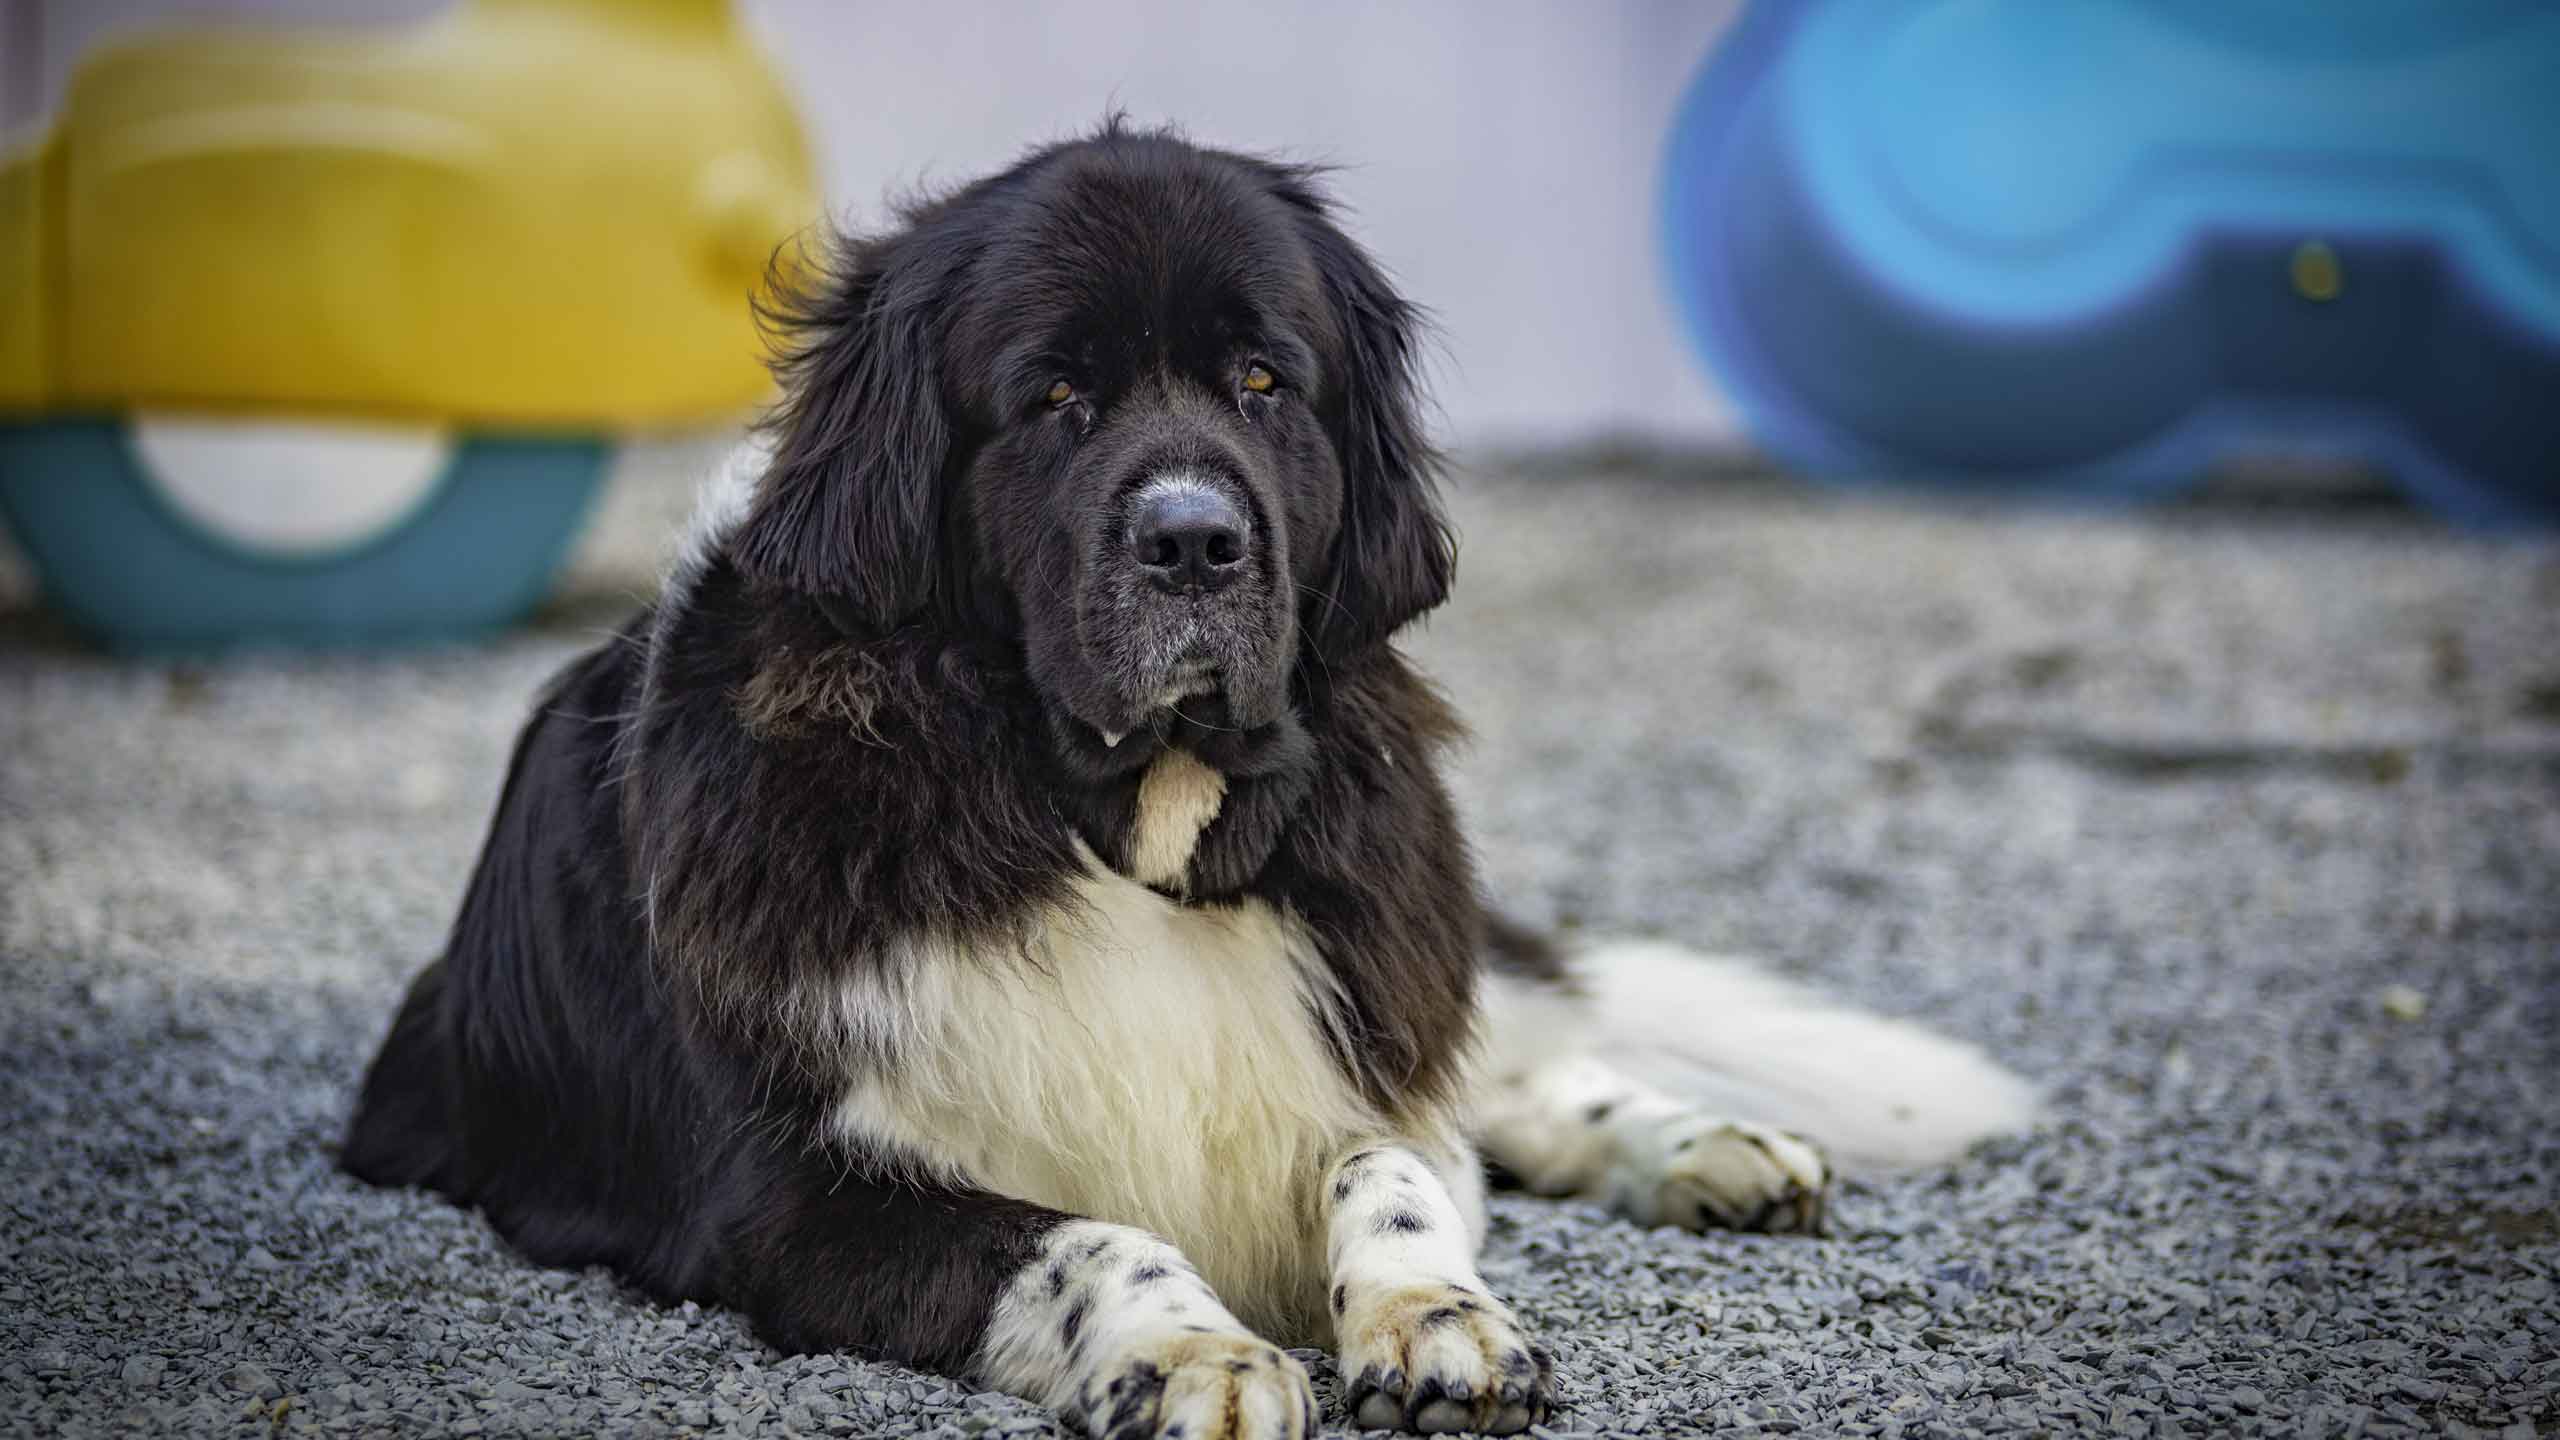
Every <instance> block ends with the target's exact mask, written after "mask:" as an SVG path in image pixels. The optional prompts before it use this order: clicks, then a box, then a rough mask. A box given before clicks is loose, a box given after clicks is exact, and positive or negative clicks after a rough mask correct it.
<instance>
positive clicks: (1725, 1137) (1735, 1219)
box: [1627, 1116, 1831, 1235]
mask: <svg viewBox="0 0 2560 1440" xmlns="http://www.w3.org/2000/svg"><path fill="white" fill-rule="evenodd" d="M1648 1148H1650V1149H1651V1155H1650V1156H1649V1157H1648V1158H1650V1159H1652V1160H1653V1161H1654V1162H1655V1164H1656V1165H1658V1167H1659V1173H1658V1174H1657V1175H1656V1176H1654V1177H1649V1178H1650V1180H1651V1184H1650V1187H1649V1188H1650V1190H1651V1195H1650V1197H1649V1198H1650V1200H1651V1203H1652V1214H1650V1215H1641V1214H1639V1215H1638V1217H1637V1218H1639V1219H1650V1220H1652V1221H1653V1222H1655V1223H1657V1224H1664V1225H1677V1226H1680V1227H1681V1228H1682V1229H1686V1230H1708V1229H1723V1230H1751V1231H1760V1232H1764V1233H1767V1234H1772V1235H1819V1234H1821V1233H1822V1222H1823V1214H1824V1212H1825V1210H1827V1209H1828V1208H1829V1205H1830V1199H1831V1167H1830V1165H1829V1164H1828V1163H1826V1162H1825V1161H1824V1160H1823V1158H1822V1152H1821V1151H1819V1150H1816V1149H1815V1148H1814V1147H1813V1146H1812V1145H1811V1144H1810V1143H1808V1142H1806V1141H1804V1140H1801V1139H1798V1138H1797V1137H1795V1136H1793V1135H1790V1134H1787V1133H1786V1132H1785V1131H1783V1130H1772V1129H1769V1128H1768V1127H1766V1126H1763V1125H1750V1124H1745V1123H1743V1122H1741V1121H1736V1120H1716V1119H1710V1118H1707V1117H1704V1116H1691V1117H1687V1118H1685V1119H1682V1120H1678V1121H1674V1122H1672V1123H1670V1124H1669V1125H1666V1126H1665V1127H1664V1128H1663V1129H1662V1131H1661V1132H1659V1135H1658V1139H1657V1145H1656V1146H1654V1147H1648ZM1645 1178H1647V1177H1639V1178H1638V1179H1637V1181H1636V1184H1637V1186H1639V1187H1641V1186H1643V1184H1644V1179H1645ZM1629 1198H1630V1200H1631V1201H1635V1202H1639V1203H1631V1204H1630V1205H1629V1206H1628V1207H1627V1208H1628V1209H1630V1210H1631V1211H1632V1210H1636V1209H1639V1208H1640V1202H1641V1201H1642V1200H1643V1199H1644V1198H1647V1197H1645V1196H1644V1194H1643V1190H1642V1189H1641V1188H1639V1189H1638V1191H1637V1193H1636V1194H1635V1195H1631V1196H1630V1197H1629Z"/></svg>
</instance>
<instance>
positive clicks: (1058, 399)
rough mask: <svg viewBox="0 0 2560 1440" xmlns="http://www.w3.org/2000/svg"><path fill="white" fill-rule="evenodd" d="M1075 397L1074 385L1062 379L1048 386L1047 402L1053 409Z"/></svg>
mask: <svg viewBox="0 0 2560 1440" xmlns="http://www.w3.org/2000/svg"><path fill="white" fill-rule="evenodd" d="M1075 398H1076V387H1074V386H1073V385H1070V384H1068V383H1067V382H1066V381H1064V380H1061V381H1059V382H1058V383H1057V384H1055V385H1052V386H1050V387H1049V404H1050V406H1051V408H1053V409H1054V408H1056V407H1058V406H1061V405H1064V404H1066V403H1068V402H1069V401H1071V400H1073V399H1075Z"/></svg>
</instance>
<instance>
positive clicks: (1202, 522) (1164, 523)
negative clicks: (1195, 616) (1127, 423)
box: [1129, 485, 1245, 590]
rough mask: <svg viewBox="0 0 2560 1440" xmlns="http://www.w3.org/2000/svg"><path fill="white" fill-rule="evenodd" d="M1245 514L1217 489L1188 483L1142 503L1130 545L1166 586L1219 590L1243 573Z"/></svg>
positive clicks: (1143, 565) (1153, 576)
mask: <svg viewBox="0 0 2560 1440" xmlns="http://www.w3.org/2000/svg"><path fill="white" fill-rule="evenodd" d="M1244 540H1245V521H1244V512H1243V511H1241V510H1238V509H1237V508H1236V507H1235V503H1234V502H1233V501H1231V500H1229V499H1227V497H1225V496H1223V495H1221V494H1219V493H1218V492H1216V491H1214V490H1206V489H1201V488H1199V487H1196V486H1188V485H1186V486H1184V487H1182V488H1181V489H1178V490H1166V491H1163V492H1161V493H1159V494H1155V495H1152V496H1148V497H1146V498H1144V499H1142V500H1140V501H1139V503H1138V523H1137V524H1136V525H1135V526H1133V527H1132V528H1131V530H1130V532H1129V548H1130V549H1131V551H1132V552H1134V553H1135V554H1136V556H1137V560H1138V568H1139V569H1141V570H1144V571H1145V572H1146V573H1147V578H1148V579H1150V580H1153V581H1154V582H1155V583H1156V584H1157V585H1158V586H1161V587H1162V588H1164V589H1167V590H1217V589H1221V588H1223V587H1224V586H1225V585H1226V584H1227V583H1228V582H1229V581H1232V580H1234V579H1235V578H1236V577H1237V576H1238V575H1241V574H1243V573H1244Z"/></svg>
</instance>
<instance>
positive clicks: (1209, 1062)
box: [815, 853, 1384, 1340]
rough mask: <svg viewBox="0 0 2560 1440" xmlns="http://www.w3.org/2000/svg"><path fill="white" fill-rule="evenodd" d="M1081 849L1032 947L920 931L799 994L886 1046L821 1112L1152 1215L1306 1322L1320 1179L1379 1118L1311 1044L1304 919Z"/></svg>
mask: <svg viewBox="0 0 2560 1440" xmlns="http://www.w3.org/2000/svg"><path fill="white" fill-rule="evenodd" d="M1084 859H1085V862H1086V867H1087V869H1086V874H1085V877H1084V878H1083V880H1081V881H1080V882H1079V883H1078V885H1077V893H1076V897H1075V900H1074V901H1073V902H1072V903H1070V904H1066V905H1061V906H1060V907H1058V908H1057V909H1055V910H1053V911H1051V912H1049V913H1048V914H1047V915H1045V916H1043V917H1041V919H1040V920H1039V922H1038V929H1037V931H1036V932H1035V934H1034V935H1033V937H1032V938H1031V940H1030V941H1029V953H1028V954H1027V955H1026V954H1019V953H1016V952H1015V951H1013V950H1012V949H1010V948H1009V947H1002V946H997V947H992V948H990V949H988V950H986V951H984V952H981V953H963V952H960V951H957V950H954V949H952V948H951V947H949V946H947V945H944V944H940V943H932V944H920V945H919V946H918V947H917V953H915V954H913V955H912V956H911V957H909V960H910V963H909V965H908V968H907V969H906V971H905V974H904V977H903V980H902V981H900V982H898V983H895V984H883V983H882V982H881V981H880V980H879V979H878V978H877V977H876V975H875V974H874V973H873V972H872V970H871V969H870V967H869V966H867V965H866V966H865V967H862V968H861V969H860V970H859V971H857V976H856V977H855V978H848V979H847V980H845V981H843V982H840V983H839V984H838V985H837V986H835V987H833V988H832V989H831V990H830V991H829V992H828V996H829V997H830V998H828V999H819V1000H817V1001H816V1002H815V1004H816V1005H817V1006H818V1007H820V1008H822V1009H825V1010H833V1011H835V1012H836V1018H835V1022H834V1025H833V1026H832V1027H831V1028H834V1029H836V1030H837V1031H838V1033H841V1034H843V1035H845V1036H846V1038H847V1041H848V1043H850V1044H853V1045H854V1046H856V1047H857V1050H856V1054H857V1055H859V1054H861V1053H862V1052H863V1049H864V1048H866V1047H862V1041H861V1037H864V1036H870V1037H874V1039H875V1041H876V1042H878V1047H879V1048H884V1049H886V1050H887V1052H888V1054H889V1057H890V1058H888V1059H887V1060H886V1061H885V1063H877V1064H876V1065H870V1064H862V1062H861V1061H859V1060H856V1061H855V1062H854V1063H855V1064H857V1065H860V1066H861V1068H860V1070H859V1071H858V1072H857V1073H858V1074H859V1076H860V1078H858V1079H856V1080H855V1081H854V1082H853V1083H851V1084H850V1085H848V1086H847V1087H846V1089H845V1091H844V1093H843V1095H842V1097H841V1098H840V1099H839V1100H838V1102H837V1105H836V1109H835V1113H834V1117H833V1120H834V1124H835V1127H836V1129H837V1131H838V1133H840V1134H842V1135H844V1136H846V1137H847V1138H849V1139H854V1140H858V1141H860V1140H867V1141H874V1142H880V1143H883V1144H885V1145H886V1146H887V1147H889V1148H890V1149H891V1150H892V1151H893V1152H895V1153H902V1154H905V1155H908V1156H912V1157H914V1159H915V1160H916V1162H918V1164H919V1165H920V1166H921V1167H922V1169H923V1170H924V1171H925V1172H926V1173H929V1174H932V1175H934V1176H936V1177H938V1178H942V1179H946V1180H951V1179H965V1180H966V1181H968V1182H969V1183H971V1184H974V1185H977V1186H979V1187H981V1188H983V1189H986V1190H990V1191H992V1192H994V1193H996V1194H999V1195H1009V1196H1013V1197H1015V1198H1017V1199H1022V1200H1029V1201H1033V1202H1035V1203H1038V1204H1042V1205H1047V1206H1050V1207H1052V1208H1055V1209H1059V1210H1064V1211H1066V1212H1068V1213H1070V1214H1075V1215H1085V1216H1090V1217H1093V1218H1095V1219H1099V1220H1109V1221H1114V1222H1117V1223H1119V1224H1123V1225H1133V1226H1137V1227H1140V1228H1142V1229H1145V1230H1147V1231H1149V1232H1151V1233H1153V1234H1155V1235H1159V1236H1162V1237H1163V1238H1164V1239H1166V1240H1168V1241H1170V1242H1172V1243H1173V1244H1174V1245H1176V1246H1177V1247H1179V1248H1180V1250H1181V1252H1182V1253H1183V1254H1184V1255H1186V1256H1188V1257H1189V1258H1190V1259H1191V1260H1192V1262H1193V1263H1194V1264H1196V1265H1198V1266H1199V1269H1200V1274H1201V1276H1202V1278H1204V1279H1205V1280H1207V1281H1208V1282H1209V1284H1210V1286H1211V1287H1212V1288H1213V1290H1214V1291H1215V1293H1217V1294H1218V1295H1219V1296H1221V1297H1223V1298H1224V1299H1225V1301H1226V1303H1227V1304H1228V1305H1229V1306H1230V1307H1232V1308H1233V1310H1234V1312H1235V1314H1236V1315H1238V1316H1240V1317H1242V1319H1243V1320H1244V1321H1245V1323H1247V1324H1249V1325H1251V1326H1253V1327H1254V1328H1255V1329H1257V1330H1260V1331H1262V1332H1263V1333H1266V1334H1269V1335H1272V1336H1273V1337H1274V1338H1282V1339H1285V1340H1295V1339H1299V1338H1303V1337H1312V1336H1320V1335H1322V1334H1323V1333H1324V1331H1325V1328H1326V1323H1327V1316H1326V1306H1325V1288H1326V1284H1327V1279H1326V1274H1325V1254H1324V1243H1323V1238H1322V1230H1321V1221H1320V1218H1319V1217H1320V1211H1319V1208H1318V1197H1317V1194H1316V1192H1317V1190H1318V1188H1319V1186H1320V1184H1321V1179H1322V1176H1323V1173H1324V1168H1325V1165H1326V1162H1327V1161H1328V1160H1329V1159H1331V1158H1332V1157H1333V1156H1334V1155H1337V1154H1339V1153H1341V1151H1342V1149H1343V1148H1344V1146H1346V1145H1347V1144H1348V1143H1349V1142H1350V1141H1351V1140H1352V1139H1353V1138H1355V1137H1358V1136H1361V1135H1369V1134H1376V1133H1379V1132H1380V1131H1381V1130H1382V1129H1383V1128H1384V1118H1383V1117H1382V1116H1380V1115H1379V1114H1378V1112H1377V1111H1376V1109H1375V1108H1374V1107H1373V1106H1371V1105H1370V1104H1369V1103H1368V1102H1367V1101H1366V1100H1365V1099H1364V1098H1363V1097H1362V1096H1361V1095H1360V1094H1359V1092H1358V1091H1357V1089H1355V1088H1354V1087H1353V1085H1352V1084H1351V1082H1350V1080H1349V1079H1348V1078H1347V1077H1346V1076H1345V1075H1344V1073H1343V1070H1342V1067H1341V1065H1340V1063H1339V1062H1337V1061H1336V1060H1335V1058H1334V1054H1333V1050H1332V1048H1331V1047H1330V1046H1329V1045H1328V1043H1327V1042H1326V1039H1325V1027H1326V1025H1327V1023H1328V1022H1327V1020H1326V1019H1325V1018H1324V1017H1326V1016H1328V1015H1331V1014H1334V1013H1337V1012H1338V1009H1339V1005H1340V997H1339V994H1338V992H1337V991H1336V990H1335V989H1334V987H1333V984H1332V981H1331V976H1330V973H1329V972H1328V971H1327V970H1326V969H1325V967H1324V964H1323V962H1322V960H1321V959H1320V958H1319V957H1318V956H1317V954H1316V951H1315V943H1314V940H1313V938H1312V937H1311V936H1309V935H1308V934H1307V932H1306V929H1305V927H1304V926H1303V925H1301V924H1300V923H1299V922H1298V921H1297V920H1296V919H1295V918H1294V917H1291V916H1289V915H1288V914H1286V913H1284V912H1282V911H1279V910H1276V909H1273V908H1272V907H1271V906H1269V905H1267V904H1264V903H1262V902H1261V901H1244V902H1241V903H1237V904H1220V905H1184V904H1180V903H1178V902H1176V901H1173V900H1169V899H1167V898H1165V897H1164V896H1162V895H1159V894H1157V893H1156V892H1154V891H1152V890H1149V889H1147V888H1146V887H1144V886H1142V885H1140V884H1138V883H1137V882H1136V881H1134V880H1132V879H1130V878H1128V877H1127V876H1124V875H1121V874H1118V873H1116V872H1114V871H1112V870H1111V869H1109V868H1108V867H1106V866H1104V865H1102V864H1101V863H1100V862H1099V861H1098V860H1095V859H1094V858H1093V857H1092V856H1091V854H1090V853H1087V854H1086V855H1085V856H1084ZM830 1000H831V1002H832V1003H830ZM870 1053H875V1054H876V1053H878V1050H877V1049H872V1050H871V1052H870Z"/></svg>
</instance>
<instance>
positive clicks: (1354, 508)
mask: <svg viewBox="0 0 2560 1440" xmlns="http://www.w3.org/2000/svg"><path fill="white" fill-rule="evenodd" d="M1282 193H1283V194H1284V196H1286V197H1287V198H1288V199H1290V200H1291V201H1292V202H1293V203H1295V204H1297V205H1298V206H1299V207H1300V209H1301V210H1302V211H1303V212H1304V213H1303V218H1302V222H1301V223H1302V226H1303V228H1304V230H1305V231H1306V234H1307V238H1308V244H1309V246H1310V247H1311V248H1312V250H1313V252H1314V255H1315V263H1316V272H1317V276H1318V278H1319V279H1320V281H1321V282H1322V284H1323V286H1324V291H1325V299H1326V303H1327V304H1328V305H1329V306H1330V307H1331V308H1332V310H1333V314H1334V322H1335V325H1336V326H1337V328H1338V329H1339V332H1340V334H1341V336H1342V353H1341V357H1340V360H1339V362H1338V363H1339V366H1340V371H1341V373H1340V374H1338V375H1335V376H1333V377H1331V380H1332V385H1333V394H1331V395H1330V396H1329V397H1328V400H1329V404H1328V405H1327V407H1326V409H1327V413H1326V416H1325V419H1326V423H1327V425H1328V427H1329V428H1330V429H1331V430H1332V432H1333V445H1334V453H1335V454H1336V456H1338V457H1339V459H1340V462H1341V465H1342V521H1341V527H1340V528H1339V529H1338V530H1336V531H1335V533H1334V540H1333V551H1332V554H1331V556H1330V557H1329V559H1328V561H1327V573H1326V574H1325V576H1324V578H1323V580H1322V582H1321V588H1322V589H1323V591H1324V593H1325V596H1326V597H1329V599H1328V598H1322V597H1320V598H1315V599H1312V600H1311V601H1310V602H1309V612H1308V614H1307V616H1306V621H1307V624H1308V625H1309V627H1310V629H1311V631H1312V633H1313V635H1314V638H1315V643H1316V645H1317V646H1318V648H1320V649H1321V650H1323V651H1325V652H1326V653H1328V654H1332V655H1348V654H1350V653H1352V652H1353V651H1356V650H1360V649H1363V648H1365V647H1367V646H1369V645H1373V644H1375V643H1377V642H1378V641H1381V640H1384V639H1385V638H1387V636H1389V635H1391V634H1393V633H1395V631H1397V630H1399V629H1401V628H1403V626H1404V624H1405V622H1407V621H1409V620H1411V619H1413V618H1414V617H1415V616H1417V615H1420V614H1421V613H1422V612H1424V611H1426V610H1429V609H1431V608H1432V607H1433V606H1436V605H1438V604H1439V603H1440V602H1441V601H1443V600H1446V599H1447V598H1449V582H1450V581H1451V580H1452V579H1454V578H1455V576H1456V574H1457V568H1458V555H1457V539H1456V537H1455V536H1454V535H1452V534H1451V533H1450V530H1449V522H1448V520H1447V519H1446V518H1445V517H1444V516H1443V515H1442V514H1441V512H1440V494H1439V489H1440V484H1439V470H1440V454H1439V452H1438V451H1437V450H1435V449H1434V448H1432V445H1431V441H1430V439H1429V437H1428V436H1426V435H1425V434H1424V432H1423V426H1422V390H1421V376H1420V374H1419V373H1418V363H1419V358H1420V357H1419V356H1418V354H1417V353H1416V352H1417V350H1418V348H1419V344H1420V341H1421V336H1422V327H1423V317H1422V312H1421V310H1420V309H1419V308H1418V307H1416V306H1414V305H1412V304H1410V303H1408V302H1407V301H1406V300H1405V299H1404V297H1402V296H1400V295H1398V294H1396V292H1395V289H1394V287H1392V286H1390V285H1389V284H1388V283H1387V278H1386V276H1385V275H1383V274H1381V273H1380V272H1379V270H1378V267H1377V265H1376V264H1375V263H1373V262H1372V261H1371V260H1370V259H1369V257H1368V256H1367V255H1365V254H1363V253H1362V252H1361V250H1360V247H1359V246H1358V245H1356V244H1354V243H1353V242H1352V240H1351V238H1350V237H1349V236H1347V235H1345V234H1343V233H1342V231H1341V230H1340V229H1339V228H1337V227H1336V226H1335V225H1334V223H1333V221H1332V220H1331V219H1330V218H1328V217H1327V215H1326V207H1325V204H1324V202H1323V200H1322V199H1321V198H1320V197H1318V196H1317V195H1316V194H1315V193H1314V191H1313V190H1312V189H1311V188H1309V187H1308V186H1306V185H1305V183H1304V182H1303V181H1302V180H1301V181H1300V182H1298V183H1295V184H1291V185H1287V186H1284V188H1283V191H1282Z"/></svg>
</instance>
